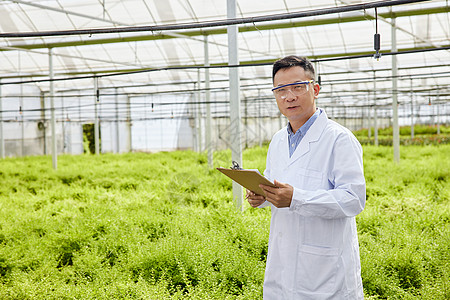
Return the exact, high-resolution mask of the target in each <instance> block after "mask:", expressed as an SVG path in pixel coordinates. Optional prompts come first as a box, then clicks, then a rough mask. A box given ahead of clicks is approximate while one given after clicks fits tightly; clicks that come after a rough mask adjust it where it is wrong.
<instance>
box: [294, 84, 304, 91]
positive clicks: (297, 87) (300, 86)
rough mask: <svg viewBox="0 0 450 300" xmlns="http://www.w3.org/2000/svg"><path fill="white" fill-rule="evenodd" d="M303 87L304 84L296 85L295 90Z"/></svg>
mask: <svg viewBox="0 0 450 300" xmlns="http://www.w3.org/2000/svg"><path fill="white" fill-rule="evenodd" d="M302 89H303V85H300V84H299V85H294V90H297V91H300V90H302Z"/></svg>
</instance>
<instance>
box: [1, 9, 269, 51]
mask: <svg viewBox="0 0 450 300" xmlns="http://www.w3.org/2000/svg"><path fill="white" fill-rule="evenodd" d="M9 1H11V2H15V3H20V4H23V5H29V6H34V7H37V8H40V9H45V10H51V11H55V12H60V13H63V14H66V15H73V16H77V17H81V18H86V19H90V20H96V21H101V22H106V23H110V24H113V25H121V26H132V24H129V23H123V22H118V21H114V20H108V19H105V18H98V17H95V16H91V15H86V14H81V13H78V12H74V11H69V10H65V9H60V8H55V7H51V6H46V5H42V4H37V3H31V2H28V1H22V0H9ZM164 35H165V36H167V37H168V38H187V39H191V40H194V41H197V42H201V43H203V40H202V39H197V38H194V37H192V36H189V35H185V34H183V33H180V32H171V31H167V32H165V33H164ZM198 35H199V36H200V35H203V34H202V33H199V34H198ZM122 42H134V41H132V40H130V41H122ZM210 43H211V44H214V45H217V46H222V47H227V45H226V44H221V43H216V42H211V41H210ZM45 44H46V43H45ZM100 44H105V43H100ZM61 45H63V44H61ZM72 46H74V45H72ZM49 47H51V48H57V47H58V46H51V45H50V44H47V46H45V47H42V48H49ZM61 47H65V46H61ZM5 48H6V47H5ZM14 48H16V47H14ZM19 48H22V49H26V48H23V47H19ZM33 49H38V48H33ZM239 50H242V51H248V52H250V53H256V54H263V55H269V56H270V55H271V54H269V53H263V52H260V51H255V50H253V49H248V48H240V49H239ZM0 51H2V49H0Z"/></svg>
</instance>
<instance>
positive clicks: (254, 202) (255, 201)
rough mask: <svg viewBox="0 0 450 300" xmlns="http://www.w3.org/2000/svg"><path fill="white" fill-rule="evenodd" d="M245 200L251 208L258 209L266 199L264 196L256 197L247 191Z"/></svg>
mask: <svg viewBox="0 0 450 300" xmlns="http://www.w3.org/2000/svg"><path fill="white" fill-rule="evenodd" d="M245 199H247V201H248V203H249V204H250V206H251V207H258V206H260V205H261V204H263V203H264V201H266V198H265V197H264V196H261V195H257V194H255V193H253V192H252V191H249V190H247V195H246V196H245Z"/></svg>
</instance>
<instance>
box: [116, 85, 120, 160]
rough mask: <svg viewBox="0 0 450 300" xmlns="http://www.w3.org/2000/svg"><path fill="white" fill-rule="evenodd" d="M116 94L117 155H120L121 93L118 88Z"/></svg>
mask: <svg viewBox="0 0 450 300" xmlns="http://www.w3.org/2000/svg"><path fill="white" fill-rule="evenodd" d="M115 92H116V93H115V94H116V99H115V100H116V108H115V111H116V149H117V152H116V153H120V128H119V125H120V122H119V91H118V89H117V88H116V89H115Z"/></svg>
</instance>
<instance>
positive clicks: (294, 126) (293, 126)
mask: <svg viewBox="0 0 450 300" xmlns="http://www.w3.org/2000/svg"><path fill="white" fill-rule="evenodd" d="M315 112H316V110H314V111H313V112H312V113H311V114H310V115H309V117H307V118H306V119H302V120H293V121H291V120H289V124H290V126H291V130H292V132H293V133H296V132H297V130H299V129H300V127H302V126H303V125H305V123H306V121H308V120H309V118H311V117H312V115H314V113H315Z"/></svg>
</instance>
